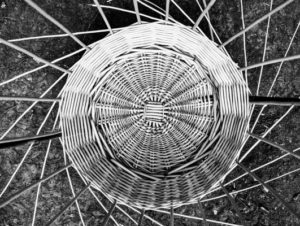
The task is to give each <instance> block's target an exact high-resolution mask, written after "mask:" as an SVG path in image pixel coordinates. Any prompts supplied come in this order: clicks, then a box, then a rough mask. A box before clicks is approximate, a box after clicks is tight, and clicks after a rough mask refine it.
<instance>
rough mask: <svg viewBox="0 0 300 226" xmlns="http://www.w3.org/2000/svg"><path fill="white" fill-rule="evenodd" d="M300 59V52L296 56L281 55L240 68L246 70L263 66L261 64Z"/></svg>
mask: <svg viewBox="0 0 300 226" xmlns="http://www.w3.org/2000/svg"><path fill="white" fill-rule="evenodd" d="M298 59H300V54H298V55H295V56H289V57H281V58H277V59H273V60H268V61H264V62H260V63H257V64H253V65H250V66H247V67H243V68H240V71H245V70H249V69H253V68H257V67H261V66H265V65H270V64H276V63H282V62H285V61H292V60H298Z"/></svg>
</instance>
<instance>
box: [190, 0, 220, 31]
mask: <svg viewBox="0 0 300 226" xmlns="http://www.w3.org/2000/svg"><path fill="white" fill-rule="evenodd" d="M215 2H216V0H211V1H210V2H209V4H208V5H207V7H206V8H205V9H204V10H203V11H202V13H201V14H200V16H199V17H198V19H197V21H196V23H195V24H194V26H193V30H196V29H197V27H198V26H199V24H200V22H201V20H202V19H203V17H204V16H205V15H206V13H207V12H208V11H209V10H210V8H211V7H212V6H213V5H214V4H215Z"/></svg>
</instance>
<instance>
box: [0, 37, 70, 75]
mask: <svg viewBox="0 0 300 226" xmlns="http://www.w3.org/2000/svg"><path fill="white" fill-rule="evenodd" d="M0 43H3V44H4V45H6V46H8V47H11V48H13V49H15V50H18V51H20V52H22V53H24V54H26V55H28V56H30V57H32V58H33V59H35V60H37V61H40V62H42V63H44V64H46V65H48V66H51V67H53V68H55V69H57V70H59V71H61V72H64V73H67V74H71V73H72V72H71V71H69V70H67V69H64V68H62V67H60V66H58V65H56V64H53V63H51V62H49V61H47V60H44V59H43V58H41V57H39V56H37V55H35V54H34V53H32V52H29V51H28V50H26V49H23V48H21V47H19V46H17V45H15V44H13V43H10V42H8V41H6V40H4V39H2V38H0Z"/></svg>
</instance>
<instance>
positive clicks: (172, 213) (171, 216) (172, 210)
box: [170, 206, 174, 226]
mask: <svg viewBox="0 0 300 226" xmlns="http://www.w3.org/2000/svg"><path fill="white" fill-rule="evenodd" d="M170 226H174V208H173V206H172V207H171V209H170Z"/></svg>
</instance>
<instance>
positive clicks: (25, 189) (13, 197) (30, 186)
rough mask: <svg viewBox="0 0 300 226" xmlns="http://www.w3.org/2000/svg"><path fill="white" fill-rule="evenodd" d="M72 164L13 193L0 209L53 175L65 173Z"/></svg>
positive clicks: (1, 203)
mask: <svg viewBox="0 0 300 226" xmlns="http://www.w3.org/2000/svg"><path fill="white" fill-rule="evenodd" d="M71 166H72V164H68V165H66V166H64V167H63V168H61V169H59V170H57V171H55V172H54V173H51V174H50V175H48V176H46V177H44V178H43V179H40V180H38V181H36V182H34V183H32V184H31V185H29V186H27V187H25V188H23V189H22V190H20V191H18V192H16V193H14V194H13V195H11V196H10V197H8V198H6V199H5V200H3V201H1V202H0V208H3V207H4V206H6V205H7V204H9V203H11V202H12V201H13V200H15V199H16V198H18V197H19V196H21V195H22V194H24V193H25V192H26V191H29V190H31V189H32V188H34V187H36V186H38V185H39V184H40V183H43V182H45V181H47V180H49V179H50V178H52V177H54V176H55V175H57V174H59V173H61V172H63V171H65V170H66V169H68V168H69V167H71Z"/></svg>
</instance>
